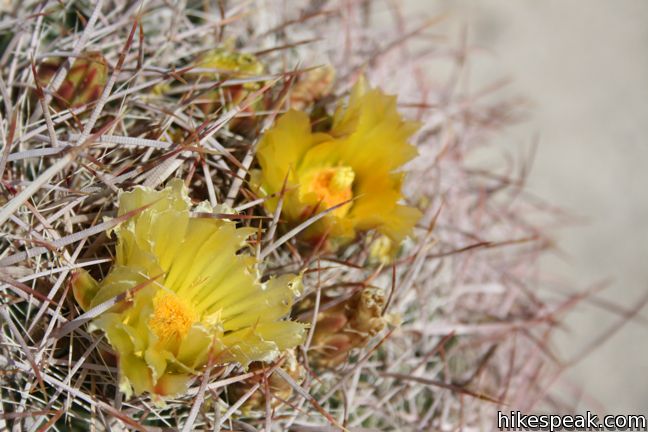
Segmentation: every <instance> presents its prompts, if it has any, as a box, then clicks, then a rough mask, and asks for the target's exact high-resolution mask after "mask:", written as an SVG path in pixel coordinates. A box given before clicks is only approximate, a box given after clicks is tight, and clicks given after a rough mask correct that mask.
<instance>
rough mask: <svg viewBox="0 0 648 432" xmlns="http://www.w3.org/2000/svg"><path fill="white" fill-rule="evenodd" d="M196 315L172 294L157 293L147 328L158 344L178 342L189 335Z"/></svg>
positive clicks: (184, 302) (185, 303)
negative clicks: (151, 331)
mask: <svg viewBox="0 0 648 432" xmlns="http://www.w3.org/2000/svg"><path fill="white" fill-rule="evenodd" d="M197 318H198V317H197V314H196V313H195V312H194V311H193V310H191V308H190V306H189V305H188V304H187V302H186V301H184V300H183V299H181V298H180V297H178V296H177V295H176V294H174V293H169V292H165V291H159V292H158V293H157V294H156V295H155V297H154V298H153V315H152V316H151V318H150V319H149V327H150V328H151V330H153V332H154V333H155V334H156V335H157V336H158V338H160V342H162V343H168V342H174V341H175V342H178V341H179V340H180V339H182V338H183V337H185V336H186V335H187V333H189V329H190V328H191V326H192V325H193V324H194V323H195V322H196V321H197Z"/></svg>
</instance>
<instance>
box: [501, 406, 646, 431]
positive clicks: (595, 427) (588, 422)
mask: <svg viewBox="0 0 648 432" xmlns="http://www.w3.org/2000/svg"><path fill="white" fill-rule="evenodd" d="M497 428H498V429H499V430H501V431H550V432H554V431H646V430H648V420H647V419H646V416H645V415H632V414H631V415H606V416H605V417H603V418H600V417H599V416H598V415H596V414H594V413H592V412H591V411H587V412H586V413H585V414H583V415H581V414H578V415H558V414H523V413H521V412H520V411H510V412H509V413H504V412H501V411H498V412H497Z"/></svg>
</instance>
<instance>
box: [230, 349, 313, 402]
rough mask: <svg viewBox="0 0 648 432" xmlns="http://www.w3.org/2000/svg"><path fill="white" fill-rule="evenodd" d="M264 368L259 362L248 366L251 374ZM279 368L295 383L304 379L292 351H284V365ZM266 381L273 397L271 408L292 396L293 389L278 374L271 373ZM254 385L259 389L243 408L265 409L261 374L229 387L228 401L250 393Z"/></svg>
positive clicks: (302, 370)
mask: <svg viewBox="0 0 648 432" xmlns="http://www.w3.org/2000/svg"><path fill="white" fill-rule="evenodd" d="M264 367H267V365H264V364H263V363H260V362H255V363H252V364H251V365H250V371H251V372H254V371H258V370H261V369H263V368H264ZM280 368H281V369H282V370H283V371H285V372H286V373H288V375H290V377H291V378H293V379H294V380H295V381H301V380H302V379H303V378H304V374H305V371H304V368H303V367H302V365H301V364H299V362H298V361H297V357H296V356H295V352H294V350H288V351H286V356H285V359H284V363H283V364H282V365H281V366H280ZM267 380H268V390H269V392H270V394H271V395H272V396H273V398H272V401H271V406H272V407H276V406H278V405H279V404H280V403H281V402H282V401H285V400H288V399H290V397H291V396H292V394H293V389H292V387H291V386H290V384H288V383H287V382H286V380H284V379H283V378H282V377H280V376H279V374H276V373H273V374H271V375H270V376H268V377H267ZM256 384H260V387H259V388H258V389H257V391H255V392H254V393H253V394H252V396H250V398H249V399H248V400H246V401H245V403H244V404H243V408H244V409H246V410H262V409H265V403H266V398H265V396H266V390H265V388H264V383H263V374H262V373H260V374H258V375H255V376H254V377H252V378H250V379H247V380H245V381H241V382H238V383H235V384H232V385H231V386H229V387H228V389H227V390H228V394H229V397H230V400H231V401H236V400H238V399H240V398H241V397H242V396H243V395H244V394H245V393H247V392H248V391H250V389H251V388H252V387H253V386H254V385H256Z"/></svg>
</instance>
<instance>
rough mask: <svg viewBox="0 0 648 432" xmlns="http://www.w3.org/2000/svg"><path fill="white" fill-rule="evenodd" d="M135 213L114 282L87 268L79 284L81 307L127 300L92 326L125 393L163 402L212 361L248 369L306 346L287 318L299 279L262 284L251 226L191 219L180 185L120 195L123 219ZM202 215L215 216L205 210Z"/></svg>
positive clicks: (121, 239)
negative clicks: (249, 248)
mask: <svg viewBox="0 0 648 432" xmlns="http://www.w3.org/2000/svg"><path fill="white" fill-rule="evenodd" d="M138 209H140V211H139V213H136V215H135V216H134V217H131V218H130V219H128V220H126V221H125V222H123V223H121V224H120V225H118V226H117V228H115V229H114V232H115V234H116V236H117V248H116V258H115V263H114V265H113V267H112V269H111V271H110V272H109V273H108V275H107V276H106V277H105V278H104V279H103V280H102V281H101V282H97V281H95V280H94V279H93V278H92V277H90V275H89V274H87V273H86V272H83V271H82V272H80V273H77V274H75V275H74V276H73V278H72V287H73V292H74V295H75V297H76V299H77V302H78V303H79V305H80V306H81V307H82V308H83V309H84V310H90V309H92V308H94V307H96V306H97V305H100V304H101V303H103V302H105V301H108V300H110V299H112V298H114V297H115V296H117V295H119V294H122V293H127V295H126V296H125V299H124V300H123V301H122V302H120V303H117V304H116V305H115V306H113V307H112V308H111V309H109V310H108V311H107V312H104V313H102V314H101V315H99V316H98V317H97V318H96V319H95V320H94V321H93V322H92V325H91V329H100V330H102V331H103V332H104V333H105V334H106V336H107V338H108V341H109V342H110V344H111V345H112V347H113V348H114V349H115V351H116V352H117V354H118V357H119V370H120V386H119V388H120V390H121V391H122V392H124V393H125V394H126V395H127V396H130V395H131V393H132V392H134V393H135V394H142V393H144V392H149V393H151V394H152V395H153V397H154V400H156V401H157V402H160V401H161V400H162V397H163V396H171V395H178V394H182V393H183V392H184V391H185V389H186V386H187V384H188V381H189V380H190V378H191V377H192V376H193V375H195V374H196V373H199V372H200V370H201V369H202V368H203V367H204V366H205V365H206V364H207V363H208V362H209V361H210V358H211V361H213V363H214V364H225V363H232V362H235V363H239V364H241V365H243V366H244V367H247V365H248V364H249V363H250V362H253V361H271V360H273V359H274V358H276V357H277V356H278V355H279V354H280V353H281V352H283V351H284V350H286V349H289V348H293V347H295V346H296V345H298V344H299V343H301V342H302V340H303V338H304V334H305V327H306V326H305V325H304V324H301V323H297V322H292V321H288V320H284V319H283V318H284V317H285V316H286V315H287V314H288V313H289V311H290V308H291V307H292V302H293V299H294V297H295V296H296V295H297V294H299V286H300V280H299V277H295V276H293V275H285V276H281V277H278V278H274V279H270V280H268V281H266V282H263V283H262V282H260V280H259V276H258V274H257V269H256V261H255V258H254V257H253V256H251V255H249V254H246V253H240V250H241V248H242V247H243V246H245V245H246V239H247V237H248V236H250V235H251V234H252V233H253V232H254V230H253V229H249V228H236V226H235V224H234V223H233V222H230V221H226V220H221V219H215V218H198V217H191V216H190V200H189V198H188V196H187V189H186V187H185V186H184V183H183V182H182V181H181V180H178V179H176V180H173V181H171V182H170V185H169V186H168V187H167V188H165V189H164V190H162V191H154V190H151V189H148V188H143V187H137V188H135V189H134V190H133V191H132V192H126V193H122V194H121V195H120V198H119V212H118V215H119V216H122V215H125V214H126V213H128V212H132V211H134V210H138ZM198 210H200V211H201V212H204V211H207V210H210V209H209V207H208V205H207V204H204V203H203V204H200V205H199V208H198Z"/></svg>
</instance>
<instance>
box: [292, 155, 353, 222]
mask: <svg viewBox="0 0 648 432" xmlns="http://www.w3.org/2000/svg"><path fill="white" fill-rule="evenodd" d="M354 179H355V172H353V169H352V168H351V167H348V166H339V167H329V168H319V169H315V170H312V171H310V172H309V173H307V174H306V175H305V176H304V179H303V180H304V181H303V182H302V195H306V194H315V196H316V197H317V200H318V202H319V203H320V206H319V209H320V210H325V209H328V208H331V207H333V206H336V205H338V204H340V203H343V202H345V201H348V200H350V199H351V198H353V190H352V186H353V180H354ZM350 207H351V203H349V204H347V205H344V206H342V207H340V208H337V209H335V210H333V212H332V213H333V214H334V215H336V216H338V217H342V216H344V215H346V214H347V213H348V212H349V209H350Z"/></svg>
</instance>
